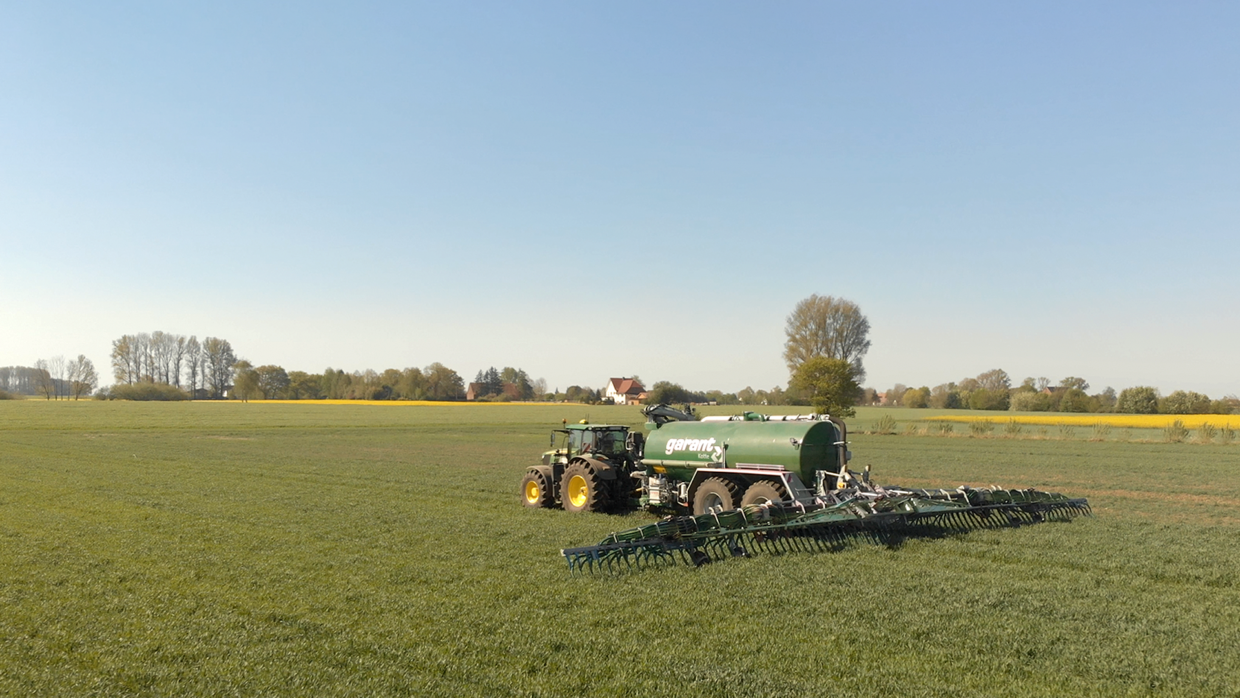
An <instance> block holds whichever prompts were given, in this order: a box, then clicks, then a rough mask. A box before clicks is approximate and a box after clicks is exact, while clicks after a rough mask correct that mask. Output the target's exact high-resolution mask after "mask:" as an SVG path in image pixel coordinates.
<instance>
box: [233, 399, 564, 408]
mask: <svg viewBox="0 0 1240 698" xmlns="http://www.w3.org/2000/svg"><path fill="white" fill-rule="evenodd" d="M229 402H233V403H235V402H236V401H235V400H230V401H229ZM249 402H253V403H259V404H263V405H406V406H407V405H419V406H422V407H447V406H453V405H460V406H464V405H526V404H530V403H524V402H466V401H463V400H455V401H437V400H250V401H249ZM221 404H224V403H223V402H221ZM541 404H551V403H541Z"/></svg>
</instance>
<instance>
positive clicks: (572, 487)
mask: <svg viewBox="0 0 1240 698" xmlns="http://www.w3.org/2000/svg"><path fill="white" fill-rule="evenodd" d="M608 494H609V493H608V491H607V485H606V483H604V482H603V478H601V477H599V474H598V473H596V472H594V468H591V467H590V464H589V463H583V462H581V461H577V462H575V463H569V465H568V468H566V469H565V470H564V477H563V478H562V479H561V480H560V503H561V505H562V506H563V507H564V511H571V512H573V513H574V514H575V513H577V512H582V511H604V510H606V509H607V505H608V504H609V503H610V501H609V500H610V498H609V497H608Z"/></svg>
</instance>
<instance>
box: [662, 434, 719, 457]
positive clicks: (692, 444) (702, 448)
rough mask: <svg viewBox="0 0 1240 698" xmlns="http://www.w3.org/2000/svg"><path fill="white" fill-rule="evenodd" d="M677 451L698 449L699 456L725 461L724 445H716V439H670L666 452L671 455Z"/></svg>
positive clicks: (665, 448)
mask: <svg viewBox="0 0 1240 698" xmlns="http://www.w3.org/2000/svg"><path fill="white" fill-rule="evenodd" d="M677 451H696V452H697V454H698V458H711V459H712V460H714V461H716V462H722V461H723V446H716V445H715V439H668V440H667V445H666V446H665V447H664V453H666V454H667V455H669V456H670V455H672V454H673V453H675V452H677Z"/></svg>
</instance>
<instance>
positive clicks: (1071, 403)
mask: <svg viewBox="0 0 1240 698" xmlns="http://www.w3.org/2000/svg"><path fill="white" fill-rule="evenodd" d="M1058 397H1059V411H1060V412H1094V411H1095V409H1096V405H1095V402H1094V399H1093V398H1091V397H1090V396H1088V395H1086V394H1085V391H1084V390H1082V389H1080V388H1066V389H1064V390H1060V391H1058Z"/></svg>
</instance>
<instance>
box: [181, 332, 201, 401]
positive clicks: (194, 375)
mask: <svg viewBox="0 0 1240 698" xmlns="http://www.w3.org/2000/svg"><path fill="white" fill-rule="evenodd" d="M201 379H202V345H201V344H199V343H198V337H197V336H196V335H190V337H189V339H187V340H186V341H185V382H186V383H188V384H189V396H190V398H191V399H192V398H195V397H197V394H198V385H199V382H200V381H201Z"/></svg>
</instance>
